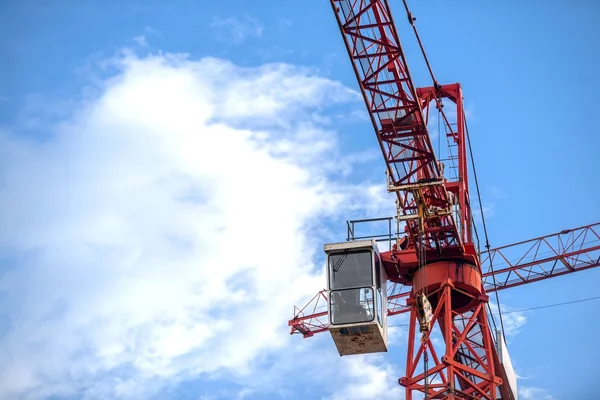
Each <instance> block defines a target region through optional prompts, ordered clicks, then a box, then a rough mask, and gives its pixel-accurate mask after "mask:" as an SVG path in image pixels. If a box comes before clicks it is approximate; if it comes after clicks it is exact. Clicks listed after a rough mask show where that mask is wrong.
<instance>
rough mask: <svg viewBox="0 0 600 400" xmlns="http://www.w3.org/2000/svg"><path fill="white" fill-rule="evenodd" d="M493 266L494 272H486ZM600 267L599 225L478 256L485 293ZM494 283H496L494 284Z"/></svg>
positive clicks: (521, 243)
mask: <svg viewBox="0 0 600 400" xmlns="http://www.w3.org/2000/svg"><path fill="white" fill-rule="evenodd" d="M490 261H491V265H492V266H493V272H492V270H491V269H490V268H489V267H490ZM598 265H600V222H598V223H595V224H592V225H585V226H581V227H579V228H575V229H565V230H563V231H561V232H557V233H554V234H551V235H547V236H542V237H538V238H535V239H530V240H525V241H523V242H519V243H514V244H510V245H507V246H502V247H498V248H496V249H492V250H490V251H486V252H483V253H482V254H481V267H482V269H483V270H484V271H486V268H487V272H484V274H483V276H482V278H483V283H484V286H485V290H486V291H487V292H492V291H494V290H502V289H508V288H511V287H515V286H520V285H524V284H526V283H531V282H537V281H541V280H544V279H548V278H553V277H556V276H561V275H565V274H569V273H572V272H577V271H583V270H586V269H589V268H593V267H597V266H598ZM494 281H495V283H494Z"/></svg>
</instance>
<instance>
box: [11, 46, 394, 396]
mask: <svg viewBox="0 0 600 400" xmlns="http://www.w3.org/2000/svg"><path fill="white" fill-rule="evenodd" d="M112 63H113V65H114V66H115V67H117V71H118V72H117V73H116V74H114V75H113V76H110V77H108V78H107V79H105V80H104V81H103V82H102V83H101V86H100V87H97V88H96V90H93V91H91V92H90V93H96V95H95V96H94V97H91V98H86V99H83V100H82V101H81V102H79V103H78V104H77V106H76V107H75V108H74V109H73V110H72V112H71V115H70V116H69V117H68V118H63V119H61V120H60V121H58V122H57V123H53V124H51V125H48V126H47V131H48V132H46V133H47V136H46V139H45V140H43V141H42V140H35V139H34V140H31V139H24V138H22V137H20V136H19V133H18V130H16V131H3V132H1V133H0V164H1V168H2V171H4V175H3V177H2V184H1V186H0V220H2V221H3V222H2V225H1V226H0V246H1V248H2V249H3V254H4V256H3V257H2V259H0V263H1V265H2V267H3V268H2V270H3V271H4V272H3V273H2V275H0V279H1V280H0V298H1V299H2V300H1V301H2V302H1V303H0V353H1V354H3V357H2V359H1V360H0V397H2V398H24V399H30V398H31V399H37V398H44V397H46V396H50V395H57V396H72V395H76V396H78V397H82V398H90V399H92V398H122V399H127V398H144V397H148V396H150V395H151V394H152V393H156V392H157V391H158V390H160V388H161V387H163V386H164V385H165V384H166V382H170V383H172V382H174V381H183V380H186V379H194V378H195V377H198V376H217V375H219V374H220V373H221V372H222V371H235V374H236V375H237V376H240V377H242V376H244V375H247V374H250V373H257V371H258V372H260V371H261V370H263V369H264V368H267V367H265V365H271V367H269V368H272V361H273V360H270V362H271V363H266V361H265V357H267V356H269V355H274V357H291V356H290V353H291V351H288V352H280V353H277V351H278V349H279V350H280V349H282V348H284V347H285V346H286V345H289V343H290V342H289V340H290V339H289V336H288V335H287V332H286V330H287V327H286V324H285V321H286V320H287V319H288V318H289V317H290V315H289V314H290V313H291V309H292V305H293V304H296V303H301V302H302V301H304V300H306V299H308V298H310V297H312V295H313V294H314V291H315V290H318V289H320V288H321V287H322V286H323V284H324V280H323V276H322V269H321V266H320V265H316V264H315V260H316V259H317V257H316V256H320V254H319V253H317V252H318V251H319V250H318V249H319V248H321V246H322V240H321V238H322V237H323V236H324V235H326V234H327V232H326V230H325V229H324V227H323V221H327V219H328V218H336V219H342V218H345V217H347V216H349V215H351V214H352V213H353V212H357V210H360V211H364V210H365V208H368V207H371V208H378V207H380V206H381V205H382V202H381V200H380V199H379V198H376V197H375V196H378V195H379V194H380V190H379V189H377V188H376V187H375V186H372V185H368V184H352V183H350V182H346V183H344V182H341V183H340V181H338V180H335V179H334V177H335V176H338V175H339V174H340V173H344V171H343V170H341V169H340V167H339V165H340V163H341V161H342V159H343V157H345V156H343V155H342V154H340V153H339V152H338V151H337V150H336V149H337V148H338V145H339V141H338V138H337V135H336V132H335V131H333V130H331V129H329V125H328V123H327V118H325V114H324V113H325V112H326V111H325V110H324V109H323V107H325V106H327V105H331V104H333V105H337V106H345V105H352V104H355V101H356V100H357V98H358V96H357V94H356V93H355V92H353V91H351V90H349V89H347V88H345V87H344V86H342V85H341V84H339V83H338V82H334V81H331V80H327V79H324V78H320V77H318V76H315V75H314V74H313V73H312V71H310V70H308V69H303V68H297V67H293V66H289V65H284V64H272V65H265V66H262V67H259V68H254V69H243V68H239V67H237V66H235V65H233V64H231V63H230V62H227V61H224V60H220V59H215V58H205V59H202V60H198V61H193V60H190V59H189V58H187V57H186V56H184V55H172V54H156V55H149V56H147V57H138V56H136V55H134V54H131V53H128V52H126V53H125V54H124V56H123V57H119V58H118V59H115V60H113V61H112ZM344 160H345V159H344ZM346 172H347V171H346ZM297 346H298V347H302V346H306V344H304V343H303V344H301V345H297ZM292 356H293V355H292ZM265 363H266V364H265ZM351 365H354V364H353V363H351ZM369 365H370V364H367V366H369ZM369 368H372V369H373V368H374V370H373V376H379V375H378V372H377V371H378V368H382V371H384V372H385V374H388V372H387V371H388V370H387V368H388V367H387V365H386V364H381V365H379V366H377V367H375V366H371V367H369ZM376 370H377V371H376ZM290 373H291V372H290ZM256 376H260V374H258V375H256ZM386 376H387V375H386ZM273 379H276V376H275V378H273ZM240 380H241V381H243V379H242V378H240ZM259 381H260V380H257V382H259ZM391 382H392V384H393V382H394V380H393V379H392V381H391ZM369 384H370V383H369ZM255 386H256V384H254V385H253V386H252V385H249V387H250V389H248V390H257V389H256V387H255ZM209 394H210V393H208V394H206V395H207V396H208V395H209ZM209 397H210V396H209ZM217 398H218V397H217ZM358 398H362V397H358Z"/></svg>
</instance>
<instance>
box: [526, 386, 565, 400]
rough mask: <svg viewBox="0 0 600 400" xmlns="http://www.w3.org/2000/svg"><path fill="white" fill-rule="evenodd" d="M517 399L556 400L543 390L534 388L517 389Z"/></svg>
mask: <svg viewBox="0 0 600 400" xmlns="http://www.w3.org/2000/svg"><path fill="white" fill-rule="evenodd" d="M519 399H520V400H557V399H556V397H554V396H552V395H551V394H549V393H548V391H547V390H545V389H540V388H536V387H527V386H521V387H519Z"/></svg>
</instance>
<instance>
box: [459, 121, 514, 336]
mask: <svg viewBox="0 0 600 400" xmlns="http://www.w3.org/2000/svg"><path fill="white" fill-rule="evenodd" d="M463 120H464V121H465V133H466V135H467V143H468V145H469V155H470V158H471V166H472V167H473V177H474V178H475V188H476V189H477V201H478V202H479V212H480V213H481V222H482V224H483V233H484V236H485V248H486V249H487V251H488V252H489V251H490V241H489V237H488V233H487V226H486V223H485V215H484V214H483V204H481V192H480V191H479V181H478V180H477V168H475V157H474V156H473V149H472V147H471V136H469V125H467V119H466V118H465V115H464V111H463ZM488 259H489V262H490V271H491V273H492V279H493V282H494V288H495V287H496V274H494V265H493V263H492V257H488ZM494 294H495V295H496V304H498V315H499V317H500V328H501V330H502V338H503V339H504V340H505V341H506V335H505V333H504V321H503V320H502V307H501V306H500V297H499V295H498V291H497V290H494Z"/></svg>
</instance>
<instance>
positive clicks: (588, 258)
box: [288, 222, 600, 338]
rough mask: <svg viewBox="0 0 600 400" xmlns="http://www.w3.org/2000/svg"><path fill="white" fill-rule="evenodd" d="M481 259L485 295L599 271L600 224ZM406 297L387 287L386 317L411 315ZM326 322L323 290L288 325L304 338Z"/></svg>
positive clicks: (399, 289)
mask: <svg viewBox="0 0 600 400" xmlns="http://www.w3.org/2000/svg"><path fill="white" fill-rule="evenodd" d="M481 259H482V263H481V265H482V268H483V269H484V271H485V268H486V267H487V268H488V270H487V272H484V274H483V282H484V287H485V290H486V292H488V293H489V292H493V291H495V290H503V289H508V288H511V287H515V286H520V285H524V284H526V283H532V282H537V281H541V280H544V279H549V278H554V277H557V276H561V275H565V274H570V273H573V272H578V271H584V270H586V269H590V268H594V267H598V266H600V222H597V223H595V224H591V225H585V226H581V227H579V228H575V229H566V230H563V231H561V232H557V233H553V234H551V235H546V236H541V237H538V238H535V239H530V240H525V241H522V242H519V243H514V244H510V245H506V246H502V247H498V248H496V249H492V250H490V251H486V252H484V253H482V254H481ZM490 259H491V261H492V265H493V270H494V272H493V273H492V272H491V270H490V269H489V265H490ZM494 278H495V280H496V283H495V284H494ZM402 289H404V290H402ZM409 294H410V290H406V288H405V287H403V286H402V285H400V284H395V283H394V284H392V285H391V286H390V290H388V315H389V316H392V315H397V314H402V313H405V312H409V311H410V307H408V306H406V302H405V300H406V298H408V296H409ZM327 318H328V317H327V291H326V290H322V291H320V292H319V293H318V294H317V295H316V296H315V297H313V299H312V300H311V301H310V302H309V304H308V305H306V306H305V307H303V308H302V309H299V308H297V307H295V308H294V318H292V319H291V320H290V321H289V322H288V325H289V326H290V333H292V334H294V333H296V334H302V335H303V336H304V337H305V338H306V337H311V336H313V335H314V334H315V333H319V332H324V331H326V330H327V329H328V326H329V324H328V321H327Z"/></svg>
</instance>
